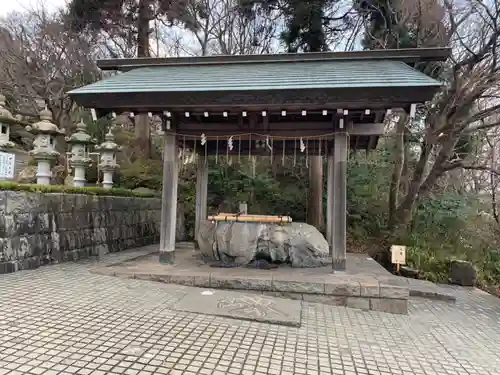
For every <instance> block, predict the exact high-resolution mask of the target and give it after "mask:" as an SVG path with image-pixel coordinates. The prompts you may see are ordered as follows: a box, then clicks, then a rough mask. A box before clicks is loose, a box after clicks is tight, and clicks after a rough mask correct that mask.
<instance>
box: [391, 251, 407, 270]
mask: <svg viewBox="0 0 500 375" xmlns="http://www.w3.org/2000/svg"><path fill="white" fill-rule="evenodd" d="M391 261H392V263H393V264H396V267H397V270H398V272H399V266H400V265H401V264H406V246H401V245H392V246H391Z"/></svg>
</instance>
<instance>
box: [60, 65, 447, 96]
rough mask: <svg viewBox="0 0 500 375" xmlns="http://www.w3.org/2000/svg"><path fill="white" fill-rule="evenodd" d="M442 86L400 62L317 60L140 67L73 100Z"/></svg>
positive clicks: (77, 91) (82, 90) (78, 91)
mask: <svg viewBox="0 0 500 375" xmlns="http://www.w3.org/2000/svg"><path fill="white" fill-rule="evenodd" d="M436 86H441V83H440V82H438V81H436V80H434V79H432V78H430V77H428V76H426V75H425V74H423V73H421V72H419V71H417V70H415V69H413V68H412V67H410V66H409V65H407V64H405V63H403V62H400V61H391V60H369V59H367V60H353V61H348V60H340V61H339V60H323V61H314V60H313V61H298V62H280V63H277V62H252V63H240V64H237V63H234V64H195V65H171V66H156V67H139V68H136V69H133V70H130V71H128V72H125V73H121V74H117V75H115V76H112V77H110V78H107V79H103V80H102V81H99V82H96V83H93V84H91V85H87V86H84V87H81V88H78V89H75V90H72V91H70V95H76V96H78V95H80V94H82V95H83V94H104V93H141V92H149V93H154V92H209V91H251V90H293V89H323V88H324V89H335V88H373V87H381V88H388V87H436Z"/></svg>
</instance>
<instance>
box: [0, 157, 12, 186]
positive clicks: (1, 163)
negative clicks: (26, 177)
mask: <svg viewBox="0 0 500 375" xmlns="http://www.w3.org/2000/svg"><path fill="white" fill-rule="evenodd" d="M15 163H16V156H15V155H14V154H10V153H7V152H0V180H11V179H13V178H14V166H15Z"/></svg>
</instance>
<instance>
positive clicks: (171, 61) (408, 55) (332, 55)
mask: <svg viewBox="0 0 500 375" xmlns="http://www.w3.org/2000/svg"><path fill="white" fill-rule="evenodd" d="M450 52H451V50H450V49H449V48H408V49H398V50H368V51H349V52H308V53H285V54H266V55H215V56H198V57H174V58H133V59H104V60H98V61H97V65H98V66H99V67H100V68H101V69H103V70H131V69H136V68H139V67H153V66H185V65H189V66H192V65H198V66H206V65H228V64H235V65H244V64H256V63H290V62H310V61H355V60H358V61H366V60H393V61H401V62H406V63H415V62H420V61H444V60H446V59H447V58H448V56H449V55H450Z"/></svg>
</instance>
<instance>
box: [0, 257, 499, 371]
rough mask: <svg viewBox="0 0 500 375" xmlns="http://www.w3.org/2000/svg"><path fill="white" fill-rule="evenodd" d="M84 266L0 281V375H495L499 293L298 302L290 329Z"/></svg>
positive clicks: (176, 289) (171, 287)
mask: <svg viewBox="0 0 500 375" xmlns="http://www.w3.org/2000/svg"><path fill="white" fill-rule="evenodd" d="M138 254H139V253H134V252H126V253H122V254H120V255H111V256H109V257H107V258H106V261H107V262H110V261H111V260H113V261H118V260H122V258H123V259H125V258H126V257H132V256H137V255H138ZM89 266H90V262H86V263H78V264H75V263H65V264H61V265H56V266H49V267H42V268H40V269H38V270H34V271H23V272H18V273H15V274H10V275H1V276H0V374H9V375H15V374H45V375H49V374H144V375H147V374H179V375H180V374H183V375H194V374H206V375H209V374H213V375H216V374H220V375H222V374H234V375H240V374H241V375H247V374H248V375H253V374H307V375H315V374H346V375H355V374H357V375H367V374H377V375H380V374H385V375H389V374H404V375H413V374H414V375H424V374H432V375H436V374H443V375H452V374H477V375H488V374H500V353H499V352H498V344H499V343H500V324H499V320H500V300H499V299H496V298H494V297H492V296H489V295H485V294H482V293H480V292H474V291H467V290H463V289H456V290H455V291H454V292H455V293H457V302H456V304H451V303H447V302H438V301H427V300H422V299H414V300H412V301H411V307H410V309H411V311H410V315H409V316H399V315H390V314H383V313H376V312H362V311H358V310H353V309H346V308H343V307H333V306H325V305H320V304H308V303H305V304H304V308H303V313H302V314H303V316H302V327H301V328H292V327H285V326H276V325H267V324H260V323H254V322H246V321H239V320H233V319H225V318H219V317H213V316H208V315H196V314H190V313H180V312H175V311H172V310H169V306H171V305H172V304H173V303H175V302H176V301H177V300H178V299H179V298H181V297H182V296H184V295H185V293H188V292H189V290H190V289H189V288H187V287H181V286H175V285H167V284H161V283H155V282H150V281H141V280H127V279H120V278H116V277H109V276H101V275H95V274H91V273H89V271H88V269H89Z"/></svg>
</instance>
